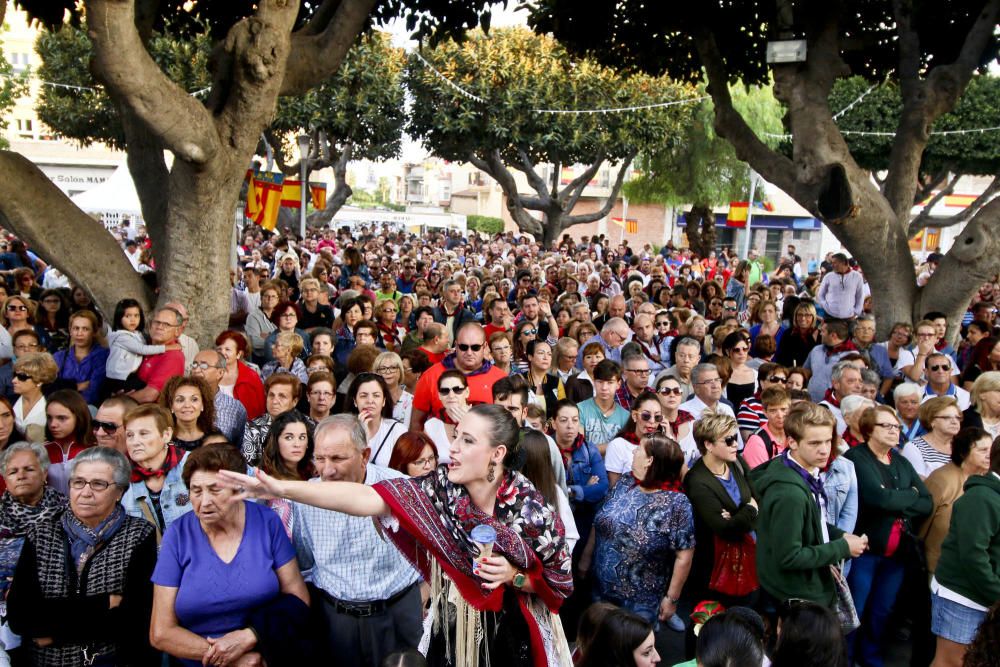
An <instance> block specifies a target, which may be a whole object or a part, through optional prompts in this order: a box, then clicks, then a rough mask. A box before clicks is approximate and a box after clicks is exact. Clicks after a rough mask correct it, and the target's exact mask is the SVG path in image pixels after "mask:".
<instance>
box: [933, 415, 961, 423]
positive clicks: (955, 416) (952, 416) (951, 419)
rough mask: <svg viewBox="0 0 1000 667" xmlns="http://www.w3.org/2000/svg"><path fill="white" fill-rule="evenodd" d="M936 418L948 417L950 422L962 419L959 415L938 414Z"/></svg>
mask: <svg viewBox="0 0 1000 667" xmlns="http://www.w3.org/2000/svg"><path fill="white" fill-rule="evenodd" d="M934 419H947V420H948V421H950V422H957V421H962V418H961V417H959V416H958V415H938V416H937V417H935V418H934Z"/></svg>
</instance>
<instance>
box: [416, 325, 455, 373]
mask: <svg viewBox="0 0 1000 667" xmlns="http://www.w3.org/2000/svg"><path fill="white" fill-rule="evenodd" d="M450 347H451V337H450V336H449V335H448V327H446V326H445V325H443V324H438V323H437V322H431V323H430V324H428V325H427V326H426V327H425V328H424V344H423V345H421V346H420V347H418V348H417V349H418V350H420V351H421V352H423V353H424V354H426V355H427V361H429V362H431V363H432V364H436V363H439V362H440V361H441V360H442V359H444V355H445V354H446V353H447V352H448V348H450Z"/></svg>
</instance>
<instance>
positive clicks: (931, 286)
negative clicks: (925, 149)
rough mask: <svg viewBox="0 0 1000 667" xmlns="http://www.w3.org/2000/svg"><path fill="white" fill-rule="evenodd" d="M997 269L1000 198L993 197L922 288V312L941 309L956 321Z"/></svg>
mask: <svg viewBox="0 0 1000 667" xmlns="http://www.w3.org/2000/svg"><path fill="white" fill-rule="evenodd" d="M998 271H1000V198H994V199H993V200H992V201H991V202H989V203H988V204H986V205H985V206H983V207H982V208H981V209H980V210H979V211H978V213H976V215H975V216H973V217H972V219H971V220H970V221H969V224H967V225H966V226H965V229H963V230H962V233H961V234H959V235H958V238H956V239H955V243H954V244H953V245H952V247H951V250H949V251H948V252H947V253H946V254H945V256H944V258H943V259H942V260H941V265H940V266H939V267H938V269H937V271H935V272H934V275H932V276H931V279H930V280H929V281H927V285H926V286H925V287H924V288H923V290H921V294H920V303H919V306H920V310H919V312H928V311H930V310H941V311H943V312H944V313H945V314H947V315H948V316H949V321H951V322H955V321H957V320H958V318H959V316H960V315H961V312H962V311H964V310H965V307H966V305H967V304H968V303H969V299H971V298H972V296H973V295H974V294H975V292H976V290H977V289H979V287H980V285H982V284H983V283H985V282H987V281H989V280H992V279H993V277H994V276H995V275H996V274H997V272H998Z"/></svg>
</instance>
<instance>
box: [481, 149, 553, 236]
mask: <svg viewBox="0 0 1000 667" xmlns="http://www.w3.org/2000/svg"><path fill="white" fill-rule="evenodd" d="M469 162H471V163H472V164H473V165H474V166H475V167H476V168H477V169H479V170H480V171H483V172H486V173H487V174H489V175H490V176H491V177H492V178H493V180H495V181H496V182H497V183H498V184H499V185H500V189H501V190H503V193H504V195H506V197H507V202H506V205H507V210H508V211H509V212H510V215H511V217H512V218H513V219H514V223H515V224H516V225H517V227H518V229H520V230H521V231H523V232H528V233H529V234H533V235H534V236H535V237H538V238H541V235H542V232H543V231H544V226H543V225H542V222H541V221H540V220H538V219H537V218H535V217H534V216H532V215H531V214H530V213H528V211H527V210H525V207H524V204H523V203H522V201H521V196H520V195H519V194H518V192H517V181H516V180H514V174H512V173H510V170H509V169H507V167H506V166H505V165H504V163H503V159H502V158H501V157H500V152H499V151H495V150H494V151H492V152H490V153H489V154H487V155H486V156H485V157H482V156H479V155H476V154H475V153H470V155H469Z"/></svg>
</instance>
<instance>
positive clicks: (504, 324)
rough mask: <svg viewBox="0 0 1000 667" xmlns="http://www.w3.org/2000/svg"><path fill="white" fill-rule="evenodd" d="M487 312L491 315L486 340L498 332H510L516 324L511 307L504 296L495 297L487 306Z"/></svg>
mask: <svg viewBox="0 0 1000 667" xmlns="http://www.w3.org/2000/svg"><path fill="white" fill-rule="evenodd" d="M486 312H487V314H488V315H489V318H490V323H489V324H487V325H486V340H489V339H490V336H492V335H493V334H495V333H496V332H498V331H510V330H511V326H512V325H513V323H514V316H513V315H511V313H510V306H508V305H507V300H506V299H504V298H503V297H502V296H498V297H494V299H493V300H492V301H490V302H489V304H487V308H486Z"/></svg>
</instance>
